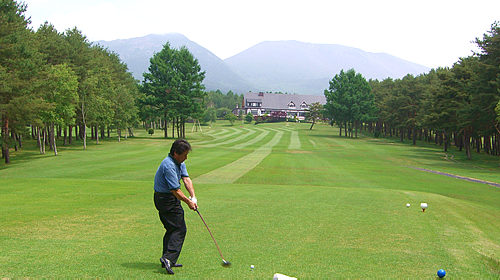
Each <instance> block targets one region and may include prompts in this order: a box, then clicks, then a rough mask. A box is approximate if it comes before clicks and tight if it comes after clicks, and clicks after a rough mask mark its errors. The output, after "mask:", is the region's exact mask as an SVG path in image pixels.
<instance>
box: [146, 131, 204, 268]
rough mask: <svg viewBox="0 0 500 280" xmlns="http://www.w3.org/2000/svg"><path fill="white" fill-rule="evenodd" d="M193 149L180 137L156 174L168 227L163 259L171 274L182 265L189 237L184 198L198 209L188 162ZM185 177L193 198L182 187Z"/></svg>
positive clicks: (163, 219) (160, 205)
mask: <svg viewBox="0 0 500 280" xmlns="http://www.w3.org/2000/svg"><path fill="white" fill-rule="evenodd" d="M190 151H191V145H190V144H189V143H188V142H187V141H186V140H184V139H178V140H176V141H175V142H174V143H173V144H172V147H171V148H170V153H169V155H168V156H167V157H166V158H165V159H164V160H163V161H162V162H161V163H160V166H159V167H158V170H157V171H156V175H155V184H154V191H155V193H154V203H155V207H156V209H157V210H158V214H159V216H160V221H161V222H162V224H163V226H164V227H165V230H166V231H165V235H164V236H163V255H162V257H161V258H160V262H161V265H162V267H165V269H166V270H167V273H168V274H174V271H173V270H172V267H181V266H182V265H181V264H179V263H177V259H178V258H179V254H180V253H181V250H182V244H183V243H184V238H185V237H186V223H185V221H184V210H183V209H182V206H181V200H182V201H184V202H185V203H186V204H187V205H188V206H189V208H190V209H192V210H196V209H197V208H198V205H197V199H196V196H195V193H194V188H193V182H192V181H191V179H190V178H189V174H188V172H187V169H186V165H185V164H184V161H185V160H186V159H187V155H188V153H189V152H190ZM181 179H182V182H183V183H184V187H186V190H187V191H188V192H189V195H190V197H189V198H187V197H186V196H185V195H184V193H183V192H182V191H181V189H180V187H181V184H180V180H181Z"/></svg>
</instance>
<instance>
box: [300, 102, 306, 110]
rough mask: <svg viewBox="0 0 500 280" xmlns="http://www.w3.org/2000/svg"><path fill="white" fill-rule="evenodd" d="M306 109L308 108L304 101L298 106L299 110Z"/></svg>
mask: <svg viewBox="0 0 500 280" xmlns="http://www.w3.org/2000/svg"><path fill="white" fill-rule="evenodd" d="M307 107H308V106H307V103H306V102H305V101H304V102H302V104H300V108H301V109H307Z"/></svg>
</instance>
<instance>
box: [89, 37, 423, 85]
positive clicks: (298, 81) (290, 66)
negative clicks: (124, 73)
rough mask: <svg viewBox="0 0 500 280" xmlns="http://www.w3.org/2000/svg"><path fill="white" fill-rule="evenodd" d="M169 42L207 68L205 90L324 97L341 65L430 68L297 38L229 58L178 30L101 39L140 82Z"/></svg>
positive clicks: (396, 73) (393, 72)
mask: <svg viewBox="0 0 500 280" xmlns="http://www.w3.org/2000/svg"><path fill="white" fill-rule="evenodd" d="M166 42H170V45H171V47H174V48H180V47H181V46H186V47H187V48H188V49H189V51H190V52H191V53H192V54H193V55H194V56H195V57H196V58H197V59H198V62H199V63H200V66H201V68H202V70H203V71H205V72H206V74H205V80H204V82H203V83H204V84H205V87H206V89H207V90H217V89H220V90H221V91H222V92H227V91H229V90H232V91H233V92H235V93H240V94H241V93H246V92H248V91H273V92H288V93H298V94H316V95H322V94H323V91H324V90H325V89H327V88H328V86H329V84H328V81H330V80H331V79H332V78H333V76H335V74H338V73H339V72H340V70H342V69H344V70H349V69H351V68H353V69H354V70H356V72H358V73H361V74H362V75H363V76H364V77H365V78H367V79H369V78H372V79H379V80H382V79H385V78H387V77H391V78H394V79H397V78H402V77H404V76H405V75H406V74H413V75H418V74H421V73H426V72H429V70H430V69H429V68H427V67H425V66H422V65H418V64H415V63H412V62H409V61H406V60H403V59H400V58H397V57H395V56H391V55H389V54H384V53H370V52H365V51H363V50H360V49H356V48H351V47H346V46H341V45H328V44H311V43H303V42H298V41H267V42H262V43H259V44H257V45H255V46H253V47H251V48H249V49H247V50H245V51H243V52H241V53H239V54H237V55H234V56H232V57H230V58H227V59H225V60H222V59H220V58H218V57H217V56H216V55H214V54H213V53H212V52H210V51H209V50H207V49H206V48H204V47H202V46H200V45H198V44H197V43H195V42H193V41H190V40H189V39H188V38H186V37H185V36H184V35H182V34H178V33H168V34H164V35H147V36H144V37H139V38H131V39H122V40H113V41H98V42H97V43H98V44H100V45H102V46H104V47H107V48H109V49H110V50H112V51H114V52H116V53H117V54H118V55H119V56H120V58H121V59H122V60H123V61H124V62H125V63H126V64H127V65H128V67H129V70H130V71H131V72H132V73H133V75H134V77H135V78H136V79H138V80H140V81H142V73H144V72H146V71H147V69H148V67H149V59H150V58H151V57H152V56H153V54H154V53H155V52H159V51H160V50H161V49H162V48H163V45H164V44H165V43H166Z"/></svg>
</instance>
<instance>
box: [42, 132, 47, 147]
mask: <svg viewBox="0 0 500 280" xmlns="http://www.w3.org/2000/svg"><path fill="white" fill-rule="evenodd" d="M42 136H43V137H42V154H45V141H46V139H47V130H46V129H45V127H44V128H43V130H42Z"/></svg>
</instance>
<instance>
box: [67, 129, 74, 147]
mask: <svg viewBox="0 0 500 280" xmlns="http://www.w3.org/2000/svg"><path fill="white" fill-rule="evenodd" d="M68 132H69V135H68V143H69V144H70V145H71V142H73V139H72V138H73V135H72V134H73V127H72V126H71V125H70V126H69V127H68Z"/></svg>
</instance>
